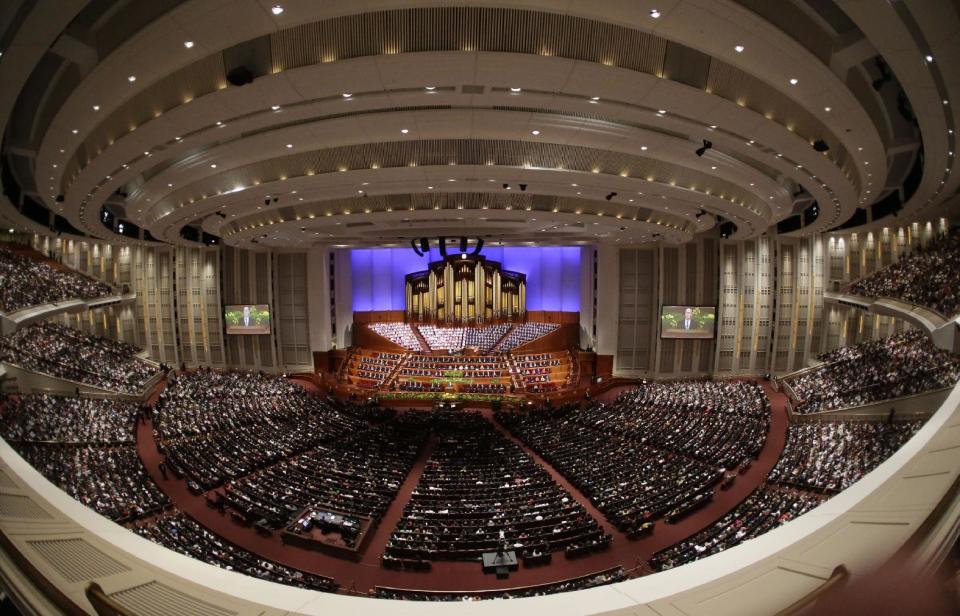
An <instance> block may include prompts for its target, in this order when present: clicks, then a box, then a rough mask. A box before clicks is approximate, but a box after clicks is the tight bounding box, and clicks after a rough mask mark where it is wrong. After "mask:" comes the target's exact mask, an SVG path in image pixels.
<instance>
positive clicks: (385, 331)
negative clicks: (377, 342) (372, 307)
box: [368, 323, 430, 352]
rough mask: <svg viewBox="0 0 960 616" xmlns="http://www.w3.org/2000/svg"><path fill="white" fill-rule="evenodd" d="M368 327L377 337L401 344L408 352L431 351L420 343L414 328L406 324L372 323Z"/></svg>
mask: <svg viewBox="0 0 960 616" xmlns="http://www.w3.org/2000/svg"><path fill="white" fill-rule="evenodd" d="M368 327H369V328H370V329H371V330H372V331H373V332H374V333H376V334H377V335H379V336H383V337H384V338H386V339H387V340H390V341H391V342H395V343H397V344H399V345H400V346H402V347H403V348H405V349H407V350H408V351H423V352H429V351H430V349H429V348H425V347H424V346H423V344H421V343H420V339H419V338H417V335H416V334H415V333H414V332H413V328H412V327H411V326H410V325H407V324H406V323H370V325H369V326H368Z"/></svg>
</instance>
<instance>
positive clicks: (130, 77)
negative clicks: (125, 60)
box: [127, 75, 137, 83]
mask: <svg viewBox="0 0 960 616" xmlns="http://www.w3.org/2000/svg"><path fill="white" fill-rule="evenodd" d="M136 80H137V76H136V75H130V76H129V77H127V81H129V82H130V83H133V82H134V81H136Z"/></svg>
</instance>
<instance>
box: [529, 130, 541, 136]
mask: <svg viewBox="0 0 960 616" xmlns="http://www.w3.org/2000/svg"><path fill="white" fill-rule="evenodd" d="M530 134H531V135H533V136H537V135H539V134H540V131H538V130H532V131H530Z"/></svg>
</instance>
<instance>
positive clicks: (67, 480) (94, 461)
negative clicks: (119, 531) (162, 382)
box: [16, 444, 169, 522]
mask: <svg viewBox="0 0 960 616" xmlns="http://www.w3.org/2000/svg"><path fill="white" fill-rule="evenodd" d="M16 449H17V451H18V452H19V453H20V455H21V456H23V458H24V459H25V460H26V461H27V462H29V463H30V465H31V466H33V467H34V468H35V469H37V470H38V471H40V472H41V473H42V474H43V475H44V476H45V477H46V478H47V479H49V480H50V481H52V482H53V483H55V484H57V485H58V486H60V488H61V489H62V490H63V491H64V492H66V493H67V494H69V495H70V496H72V497H73V498H75V499H77V500H78V501H80V502H81V503H83V504H84V505H86V506H87V507H90V508H91V509H93V510H95V511H96V512H98V513H100V514H101V515H104V516H106V517H108V518H111V519H112V520H114V521H117V522H124V521H127V520H131V519H135V518H139V517H142V516H145V515H150V514H152V513H156V512H157V511H159V510H161V509H163V508H164V507H165V506H167V505H168V504H169V500H168V499H167V496H166V495H165V494H164V493H163V492H161V491H160V488H158V487H157V485H156V484H155V483H154V482H153V480H152V479H151V478H150V476H149V475H148V474H147V471H146V469H145V468H144V467H143V464H142V463H141V462H140V458H139V457H138V456H137V450H136V448H135V447H131V446H127V447H122V446H116V447H114V446H103V445H69V444H63V445H61V444H43V445H40V444H19V445H16Z"/></svg>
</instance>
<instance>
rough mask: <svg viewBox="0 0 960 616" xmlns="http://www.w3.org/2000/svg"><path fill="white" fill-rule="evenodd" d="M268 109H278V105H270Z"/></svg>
mask: <svg viewBox="0 0 960 616" xmlns="http://www.w3.org/2000/svg"><path fill="white" fill-rule="evenodd" d="M270 109H272V110H273V111H280V105H271V106H270Z"/></svg>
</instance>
